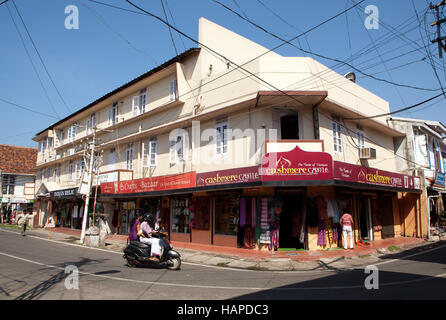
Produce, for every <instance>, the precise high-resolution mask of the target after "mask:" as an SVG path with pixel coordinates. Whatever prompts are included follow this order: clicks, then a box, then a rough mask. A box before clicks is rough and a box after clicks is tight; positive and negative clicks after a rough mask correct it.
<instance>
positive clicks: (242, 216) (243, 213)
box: [240, 198, 246, 227]
mask: <svg viewBox="0 0 446 320" xmlns="http://www.w3.org/2000/svg"><path fill="white" fill-rule="evenodd" d="M245 225H246V199H245V198H241V199H240V227H244V226H245Z"/></svg>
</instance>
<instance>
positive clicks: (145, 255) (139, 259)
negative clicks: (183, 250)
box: [124, 231, 181, 270]
mask: <svg viewBox="0 0 446 320" xmlns="http://www.w3.org/2000/svg"><path fill="white" fill-rule="evenodd" d="M153 236H154V237H156V238H159V239H160V246H161V257H159V258H156V259H152V260H151V259H150V253H151V246H150V245H149V244H146V243H142V242H139V241H130V243H129V244H128V245H127V247H126V248H125V249H124V259H126V260H127V265H128V266H129V267H136V266H155V265H157V266H166V267H167V268H168V269H169V270H178V269H180V267H181V256H180V254H179V253H178V252H177V251H175V250H173V247H172V245H171V243H170V242H169V240H168V239H167V232H165V231H157V232H156V233H154V234H153Z"/></svg>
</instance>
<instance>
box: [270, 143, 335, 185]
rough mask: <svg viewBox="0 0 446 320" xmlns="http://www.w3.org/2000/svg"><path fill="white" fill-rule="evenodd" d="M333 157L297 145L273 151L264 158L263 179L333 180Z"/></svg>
mask: <svg viewBox="0 0 446 320" xmlns="http://www.w3.org/2000/svg"><path fill="white" fill-rule="evenodd" d="M332 179H333V158H332V157H331V155H330V154H329V153H326V152H307V151H303V150H302V149H300V148H299V147H295V148H294V149H293V150H291V151H288V152H271V153H267V154H265V155H264V156H263V158H262V180H263V181H282V180H332Z"/></svg>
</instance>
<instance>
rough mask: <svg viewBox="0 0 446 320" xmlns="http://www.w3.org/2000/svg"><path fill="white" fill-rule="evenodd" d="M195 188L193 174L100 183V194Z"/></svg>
mask: <svg viewBox="0 0 446 320" xmlns="http://www.w3.org/2000/svg"><path fill="white" fill-rule="evenodd" d="M193 187H195V172H188V173H183V174H172V175H168V176H160V177H153V178H144V179H136V180H127V181H117V182H106V183H101V193H102V194H127V193H142V192H154V191H164V190H174V189H185V188H193Z"/></svg>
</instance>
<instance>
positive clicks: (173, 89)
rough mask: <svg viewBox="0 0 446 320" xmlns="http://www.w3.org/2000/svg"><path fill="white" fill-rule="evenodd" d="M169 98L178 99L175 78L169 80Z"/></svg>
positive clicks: (171, 99)
mask: <svg viewBox="0 0 446 320" xmlns="http://www.w3.org/2000/svg"><path fill="white" fill-rule="evenodd" d="M169 100H170V101H176V100H178V82H177V79H172V80H170V81H169Z"/></svg>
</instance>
